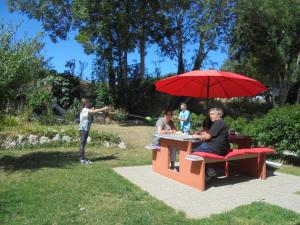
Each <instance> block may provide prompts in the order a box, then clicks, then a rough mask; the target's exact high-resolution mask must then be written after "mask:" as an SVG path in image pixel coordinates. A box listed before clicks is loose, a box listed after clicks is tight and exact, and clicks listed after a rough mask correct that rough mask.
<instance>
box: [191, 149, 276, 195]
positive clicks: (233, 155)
mask: <svg viewBox="0 0 300 225" xmlns="http://www.w3.org/2000/svg"><path fill="white" fill-rule="evenodd" d="M274 153H275V151H274V150H273V149H272V148H244V149H234V150H232V151H230V152H229V153H228V154H227V155H225V156H219V155H215V154H211V153H206V152H194V153H192V154H191V155H188V156H187V157H186V160H191V161H196V162H194V163H198V162H197V161H201V162H202V163H204V165H203V166H202V167H204V168H205V164H208V163H219V162H225V174H226V176H228V174H229V168H228V163H229V161H233V160H238V161H239V165H238V170H239V171H240V172H242V173H245V174H248V175H250V176H255V177H259V178H261V179H266V177H267V176H266V162H265V155H266V154H274ZM203 185H204V184H203ZM202 189H203V190H204V186H203V188H202Z"/></svg>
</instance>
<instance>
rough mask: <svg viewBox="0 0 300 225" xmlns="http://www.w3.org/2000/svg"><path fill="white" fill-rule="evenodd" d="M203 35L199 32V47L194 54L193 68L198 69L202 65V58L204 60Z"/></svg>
mask: <svg viewBox="0 0 300 225" xmlns="http://www.w3.org/2000/svg"><path fill="white" fill-rule="evenodd" d="M203 36H204V34H203V33H200V43H199V48H198V51H197V55H196V58H195V63H194V67H193V70H199V69H200V68H201V67H202V63H203V60H204V53H203V50H204V37H203Z"/></svg>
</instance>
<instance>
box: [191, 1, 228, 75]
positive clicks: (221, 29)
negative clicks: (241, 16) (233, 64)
mask: <svg viewBox="0 0 300 225" xmlns="http://www.w3.org/2000/svg"><path fill="white" fill-rule="evenodd" d="M231 9H232V4H231V3H230V1H228V0H196V1H192V3H191V7H190V13H189V21H190V26H191V29H190V31H191V40H192V43H194V44H196V45H197V46H198V48H197V49H196V51H195V56H194V66H193V70H199V69H200V68H201V67H202V66H203V62H204V60H206V59H207V57H208V53H209V52H211V51H216V50H218V49H220V47H221V46H225V44H226V40H225V39H226V35H227V34H228V32H229V29H230V25H231V21H232V13H231Z"/></svg>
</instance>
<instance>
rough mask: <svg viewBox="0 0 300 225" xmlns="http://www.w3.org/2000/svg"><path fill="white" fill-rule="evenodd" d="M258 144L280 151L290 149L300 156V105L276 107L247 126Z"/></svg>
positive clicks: (246, 129) (247, 129)
mask: <svg viewBox="0 0 300 225" xmlns="http://www.w3.org/2000/svg"><path fill="white" fill-rule="evenodd" d="M245 131H246V132H247V133H248V134H250V135H251V136H253V137H254V141H255V144H256V145H263V146H273V147H274V148H276V150H277V152H278V153H282V152H283V151H284V150H289V151H292V152H294V153H296V154H297V155H299V156H300V105H299V104H297V105H292V106H285V107H278V106H277V107H275V108H273V109H272V110H270V111H269V113H268V114H267V115H266V116H264V117H263V118H259V119H255V120H253V121H252V122H251V123H249V124H248V125H247V126H246V127H245Z"/></svg>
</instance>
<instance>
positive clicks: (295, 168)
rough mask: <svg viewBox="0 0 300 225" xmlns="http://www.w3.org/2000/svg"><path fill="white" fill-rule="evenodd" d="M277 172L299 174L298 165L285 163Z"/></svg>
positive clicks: (299, 168)
mask: <svg viewBox="0 0 300 225" xmlns="http://www.w3.org/2000/svg"><path fill="white" fill-rule="evenodd" d="M278 172H282V173H287V174H291V175H295V176H300V167H299V166H289V165H285V166H283V167H281V168H280V169H279V170H278Z"/></svg>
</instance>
